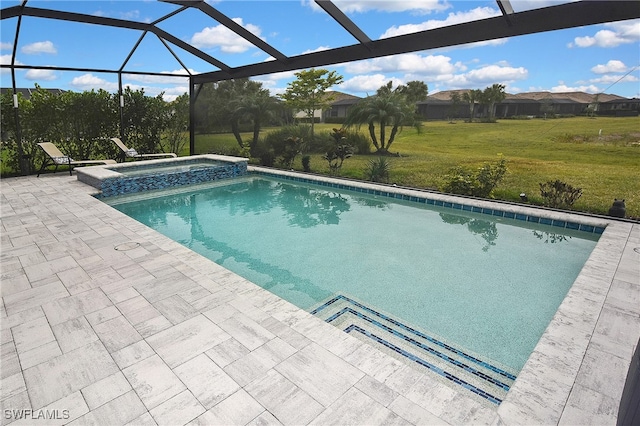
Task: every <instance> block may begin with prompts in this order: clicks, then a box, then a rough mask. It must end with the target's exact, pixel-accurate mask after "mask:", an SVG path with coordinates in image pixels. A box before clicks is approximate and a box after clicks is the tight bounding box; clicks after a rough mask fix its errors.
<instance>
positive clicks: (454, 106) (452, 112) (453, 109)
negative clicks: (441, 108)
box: [449, 92, 462, 122]
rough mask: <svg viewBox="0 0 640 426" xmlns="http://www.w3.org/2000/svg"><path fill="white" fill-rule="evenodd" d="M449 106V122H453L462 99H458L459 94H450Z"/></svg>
mask: <svg viewBox="0 0 640 426" xmlns="http://www.w3.org/2000/svg"><path fill="white" fill-rule="evenodd" d="M450 98H451V106H450V107H449V121H451V122H452V121H453V120H455V119H456V117H457V116H458V108H459V107H460V104H461V103H462V98H461V97H460V93H458V92H453V93H451V97H450Z"/></svg>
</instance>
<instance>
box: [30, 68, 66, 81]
mask: <svg viewBox="0 0 640 426" xmlns="http://www.w3.org/2000/svg"><path fill="white" fill-rule="evenodd" d="M24 77H25V78H26V79H27V80H31V81H53V80H57V79H58V76H57V75H56V73H55V72H54V71H53V70H28V71H27V72H26V74H25V76H24Z"/></svg>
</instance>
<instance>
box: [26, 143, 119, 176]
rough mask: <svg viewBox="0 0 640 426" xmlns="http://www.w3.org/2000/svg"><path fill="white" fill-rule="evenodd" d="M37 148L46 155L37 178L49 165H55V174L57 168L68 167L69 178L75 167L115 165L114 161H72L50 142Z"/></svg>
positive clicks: (40, 144)
mask: <svg viewBox="0 0 640 426" xmlns="http://www.w3.org/2000/svg"><path fill="white" fill-rule="evenodd" d="M38 146H40V148H42V150H43V151H44V152H45V153H46V154H47V156H46V157H45V159H44V161H43V162H42V166H40V170H39V171H38V176H36V177H40V174H41V173H42V172H43V171H44V169H45V167H47V166H50V165H55V166H56V168H55V169H53V172H54V173H55V172H56V171H57V170H58V166H69V176H71V172H72V171H73V168H74V167H75V166H83V165H85V166H86V165H91V164H116V161H115V160H74V159H73V158H71V157H69V156H68V155H64V154H63V153H62V152H61V151H60V150H59V149H58V147H57V146H55V145H54V144H53V143H51V142H40V143H38Z"/></svg>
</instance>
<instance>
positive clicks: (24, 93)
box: [0, 87, 66, 99]
mask: <svg viewBox="0 0 640 426" xmlns="http://www.w3.org/2000/svg"><path fill="white" fill-rule="evenodd" d="M36 90H37V89H36V88H35V87H33V88H31V89H26V88H20V87H17V88H16V93H18V94H21V95H22V97H23V98H24V99H31V93H32V92H35V91H36ZM40 90H46V91H47V92H50V93H53V94H54V95H61V94H62V93H64V92H66V90H62V89H43V88H40ZM8 92H12V93H13V89H11V88H7V87H3V88H0V94H2V95H4V94H6V93H8Z"/></svg>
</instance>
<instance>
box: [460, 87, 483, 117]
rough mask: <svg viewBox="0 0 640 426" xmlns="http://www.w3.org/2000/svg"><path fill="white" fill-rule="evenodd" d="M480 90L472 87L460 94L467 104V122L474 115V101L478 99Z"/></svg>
mask: <svg viewBox="0 0 640 426" xmlns="http://www.w3.org/2000/svg"><path fill="white" fill-rule="evenodd" d="M481 96H482V91H481V90H479V89H472V90H469V91H468V92H465V93H463V94H462V100H463V101H464V102H466V103H468V104H469V123H471V122H472V121H473V119H474V118H475V117H476V114H475V112H476V103H477V102H478V101H479V100H480V97H481Z"/></svg>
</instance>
